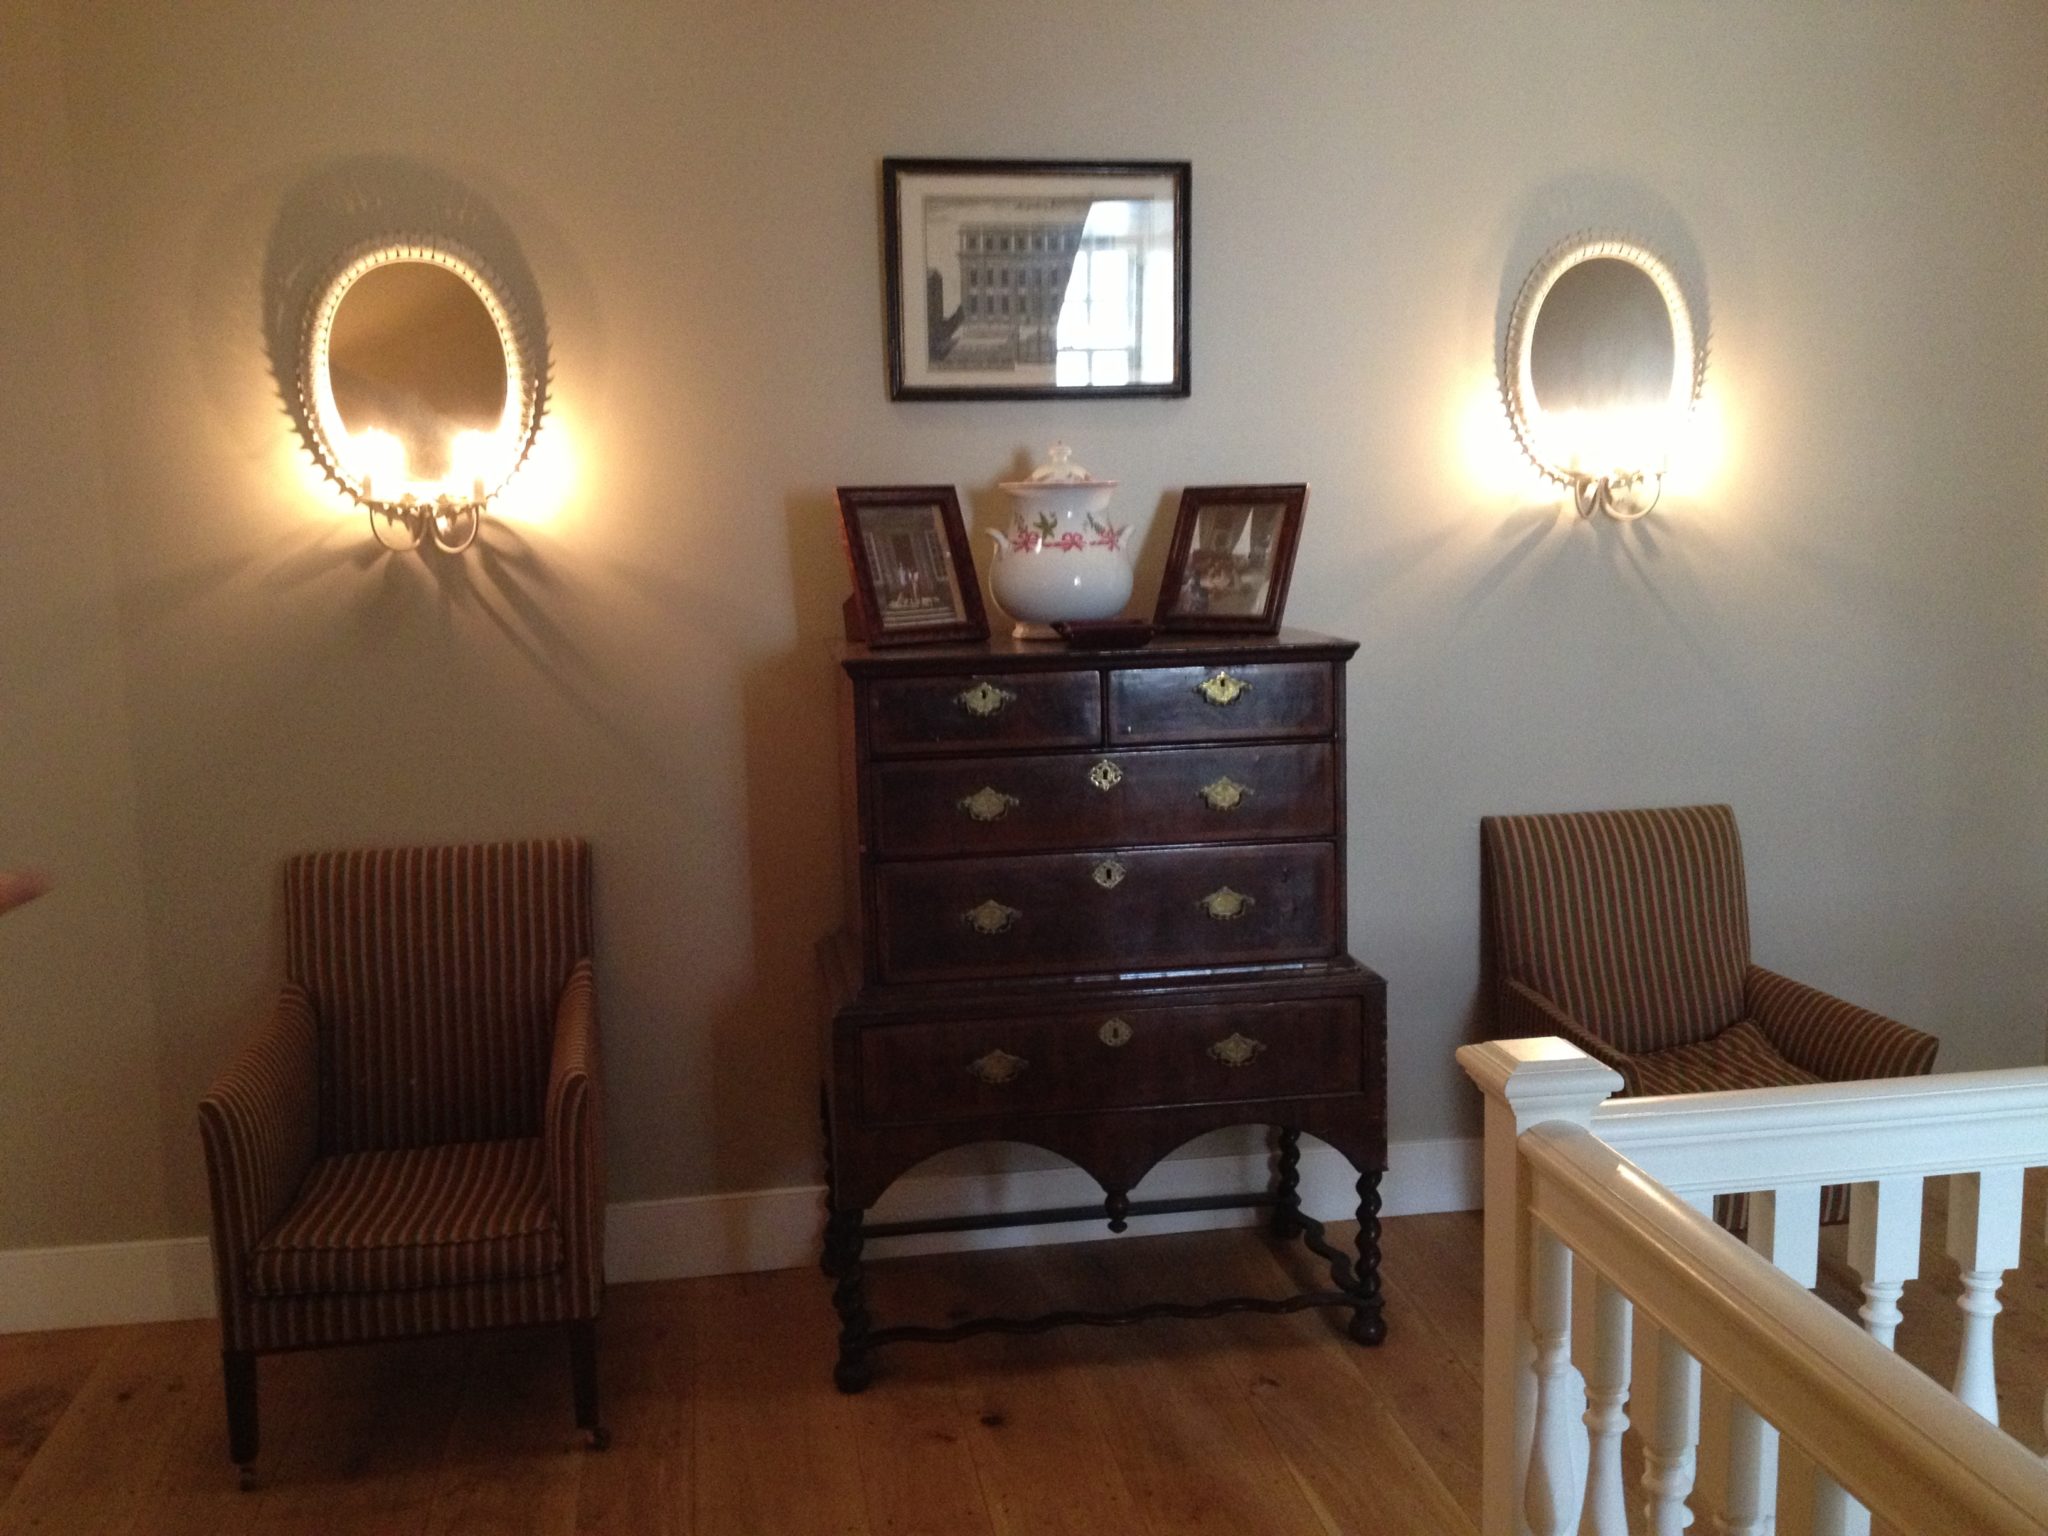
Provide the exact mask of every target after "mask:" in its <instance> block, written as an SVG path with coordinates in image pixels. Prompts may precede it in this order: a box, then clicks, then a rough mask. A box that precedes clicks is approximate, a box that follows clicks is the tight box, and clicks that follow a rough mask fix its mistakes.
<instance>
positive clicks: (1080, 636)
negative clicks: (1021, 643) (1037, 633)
mask: <svg viewBox="0 0 2048 1536" xmlns="http://www.w3.org/2000/svg"><path fill="white" fill-rule="evenodd" d="M1053 630H1054V632H1055V633H1056V634H1058V635H1059V637H1060V638H1061V639H1062V640H1064V641H1066V642H1067V644H1069V645H1071V646H1072V647H1073V648H1074V649H1075V650H1077V651H1113V650H1127V649H1130V648H1132V647H1134V646H1140V645H1144V644H1146V643H1147V642H1148V641H1150V640H1151V638H1152V636H1153V635H1154V634H1155V633H1156V631H1155V630H1154V629H1153V628H1152V626H1151V625H1150V624H1149V623H1147V622H1146V621H1145V620H1143V619H1063V620H1062V621H1061V622H1059V623H1057V624H1055V625H1053Z"/></svg>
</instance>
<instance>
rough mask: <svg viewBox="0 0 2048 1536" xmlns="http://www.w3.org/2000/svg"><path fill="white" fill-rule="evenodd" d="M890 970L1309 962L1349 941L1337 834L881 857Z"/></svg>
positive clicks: (950, 973)
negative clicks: (1332, 838) (924, 858)
mask: <svg viewBox="0 0 2048 1536" xmlns="http://www.w3.org/2000/svg"><path fill="white" fill-rule="evenodd" d="M874 879H875V892H876V916H877V918H878V927H879V930H880V948H881V970H882V978H883V980H885V981H890V982H905V981H932V980H943V979H949V978H971V977H976V976H1021V975H1036V974H1047V973H1052V972H1059V971H1079V972H1114V971H1143V970H1164V969H1174V968H1179V967H1184V966H1217V965H1239V964H1251V963H1255V962H1263V961H1280V960H1306V959H1313V958H1317V957H1320V956H1326V955H1332V954H1335V953H1336V952H1337V949H1338V946H1339V945H1340V943H1341V942H1342V937H1343V936H1342V932H1341V928H1342V919H1341V915H1340V913H1341V907H1340V893H1339V891H1338V889H1337V851H1336V847H1335V845H1334V844H1332V843H1292V844H1279V845H1273V844H1246V845H1222V846H1216V847H1201V848H1149V849H1125V850H1120V851H1118V852H1114V853H1108V852H1096V853H1041V854H1021V855H1017V856H1014V857H1010V858H989V859H948V860H943V861H937V860H934V861H929V862H919V863H881V864H878V865H877V866H876V868H875V874H874Z"/></svg>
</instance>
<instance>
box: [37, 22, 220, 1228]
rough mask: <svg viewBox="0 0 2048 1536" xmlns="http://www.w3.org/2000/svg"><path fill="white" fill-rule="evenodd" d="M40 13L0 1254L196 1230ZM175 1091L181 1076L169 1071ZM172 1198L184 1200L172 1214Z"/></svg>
mask: <svg viewBox="0 0 2048 1536" xmlns="http://www.w3.org/2000/svg"><path fill="white" fill-rule="evenodd" d="M53 16H54V12H50V13H47V14H46V13H44V12H43V11H41V10H38V9H26V10H25V9H22V8H19V7H12V6H10V7H6V8H0V119H4V120H0V868H16V867H33V866H38V865H40V866H44V867H46V868H48V869H51V870H53V871H55V872H56V874H57V876H58V884H57V887H56V889H55V890H54V891H52V892H51V893H50V894H49V895H47V896H44V897H43V898H42V899H41V900H39V901H37V902H35V903H33V904H31V905H29V906H26V907H23V908H20V909H19V910H17V911H15V912H12V913H10V914H8V915H7V916H6V917H4V918H0V1247H13V1246H22V1245H31V1244H43V1243H58V1242H65V1241H76V1240H78V1239H80V1238H84V1237H91V1236H96V1235H101V1234H109V1233H121V1234H133V1233H138V1232H155V1231H162V1230H164V1229H166V1227H168V1226H170V1225H171V1224H173V1223H174V1222H175V1223H176V1224H177V1225H178V1226H180V1227H185V1228H189V1227H190V1226H191V1222H192V1214H191V1213H192V1211H193V1206H192V1204H191V1201H190V1198H189V1194H188V1193H187V1192H185V1191H180V1192H179V1194H178V1195H177V1196H172V1195H170V1194H169V1193H168V1192H167V1191H168V1189H169V1186H170V1184H171V1182H172V1181H174V1180H177V1179H189V1177H190V1159H189V1158H188V1157H187V1156H186V1155H185V1154H186V1148H185V1147H184V1146H183V1145H179V1146H176V1147H174V1148H168V1149H167V1147H166V1145H165V1139H164V1138H165V1136H166V1134H167V1127H169V1126H170V1125H171V1124H172V1119H173V1117H172V1116H171V1115H170V1113H169V1112H168V1107H167V1105H166V1104H165V1101H164V1097H163V1078H164V1075H165V1064H164V1062H163V1060H162V1058H161V1056H160V1054H159V1053H160V1050H161V1048H162V1040H163V1037H162V1035H161V1034H160V1033H159V1031H158V1029H157V1018H156V1013H155V1008H154V1004H153V1002H152V998H151V988H150V935H149V928H148V924H147V921H146V913H145V909H144V904H143V898H142V885H143V881H142V871H141V855H140V848H141V844H140V832H139V824H138V821H137V818H136V805H137V801H136V786H135V781H134V776H133V773H132V770H131V756H132V755H131V752H130V735H129V728H128V714H127V703H126V685H125V681H124V675H123V643H122V628H121V623H120V615H119V608H118V604H119V595H120V588H121V577H120V559H119V554H118V549H119V542H120V538H121V522H122V519H121V518H120V516H119V515H118V514H117V511H116V503H115V502H114V501H112V500H111V499H110V498H109V495H108V480H107V476H106V474H105V464H104V458H103V455H102V453H101V445H100V436H99V431H98V420H97V402H96V399H95V393H94V387H95V386H94V369H93V366H92V362H93V342H92V338H91V335H90V333H89V331H88V328H87V314H86V311H87V303H86V293H85V289H84V288H83V286H82V285H81V283H80V281H79V275H80V270H81V267H82V265H83V263H84V253H83V250H82V248H81V246H80V243H79V238H78V230H77V227H76V223H75V220H74V217H73V205H72V191H73V183H72V179H71V174H70V168H69V155H68V154H67V152H66V144H65V111H64V81H63V55H62V39H61V37H60V36H59V34H58V31H57V29H56V27H55V26H54V25H53V24H52V18H53ZM174 1075H175V1077H176V1080H177V1086H176V1088H175V1093H176V1094H177V1095H179V1096H187V1095H188V1084H189V1076H188V1075H187V1074H186V1073H184V1072H183V1071H179V1072H176V1073H175V1074H174ZM173 1212H175V1213H176V1214H175V1215H174V1214H173Z"/></svg>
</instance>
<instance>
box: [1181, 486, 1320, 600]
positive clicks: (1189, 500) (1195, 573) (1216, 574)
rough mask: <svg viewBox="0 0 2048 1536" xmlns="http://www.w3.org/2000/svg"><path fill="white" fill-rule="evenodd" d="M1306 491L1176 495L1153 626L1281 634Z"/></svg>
mask: <svg viewBox="0 0 2048 1536" xmlns="http://www.w3.org/2000/svg"><path fill="white" fill-rule="evenodd" d="M1307 507H1308V487H1307V486H1305V485H1191V486H1189V487H1188V488H1187V489H1186V490H1185V491H1183V492H1181V497H1180V515H1179V516H1178V517H1176V518H1175V519H1174V523H1173V545H1172V547H1171V548H1170V549H1168V550H1167V553H1166V577H1165V579H1164V580H1163V581H1162V582H1161V583H1160V584H1159V608H1158V612H1157V613H1156V614H1155V615H1154V616H1153V622H1154V623H1155V624H1157V625H1158V627H1159V628H1161V629H1176V630H1213V631H1218V632H1222V633H1229V634H1240V635H1270V634H1275V633H1277V632H1278V631H1279V628H1280V615H1281V612H1282V611H1283V610H1284V609H1285V608H1286V606H1287V583H1288V580H1289V578H1290V577H1292V576H1293V575H1294V550H1295V546H1296V545H1297V544H1299V543H1300V542H1301V518H1302V513H1303V512H1304V511H1305V510H1307Z"/></svg>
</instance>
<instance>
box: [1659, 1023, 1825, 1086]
mask: <svg viewBox="0 0 2048 1536" xmlns="http://www.w3.org/2000/svg"><path fill="white" fill-rule="evenodd" d="M1622 1076H1623V1077H1625V1078H1627V1079H1628V1088H1629V1092H1630V1093H1632V1094H1661V1093H1720V1092H1722V1091H1724V1090H1726V1089H1730V1088H1785V1087H1790V1086H1792V1085H1793V1084H1796V1083H1817V1082H1819V1081H1821V1079H1820V1078H1819V1077H1817V1076H1815V1075H1814V1074H1813V1073H1811V1072H1809V1071H1807V1070H1806V1069H1805V1068H1804V1067H1800V1066H1795V1065H1793V1063H1791V1062H1789V1061H1787V1060H1786V1059H1785V1058H1784V1057H1783V1056H1781V1055H1780V1054H1779V1053H1778V1048H1777V1047H1776V1046H1774V1045H1772V1044H1771V1042H1770V1041H1769V1040H1768V1039H1767V1038H1766V1037H1765V1035H1764V1032H1763V1031H1762V1030H1761V1029H1758V1028H1757V1027H1756V1025H1754V1024H1753V1023H1751V1022H1750V1021H1749V1020H1748V1019H1738V1020H1737V1021H1736V1022H1735V1023H1733V1024H1730V1025H1729V1026H1728V1027H1727V1028H1726V1029H1724V1030H1722V1031H1721V1032H1720V1033H1719V1034H1718V1035H1710V1036H1708V1037H1707V1038H1706V1039H1705V1040H1696V1041H1694V1042H1693V1043H1692V1044H1691V1045H1674V1046H1672V1047H1671V1048H1670V1049H1669V1050H1663V1051H1646V1052H1644V1053H1643V1054H1642V1055H1640V1056H1631V1057H1629V1058H1628V1059H1627V1061H1626V1063H1625V1064H1624V1066H1623V1067H1622Z"/></svg>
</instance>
